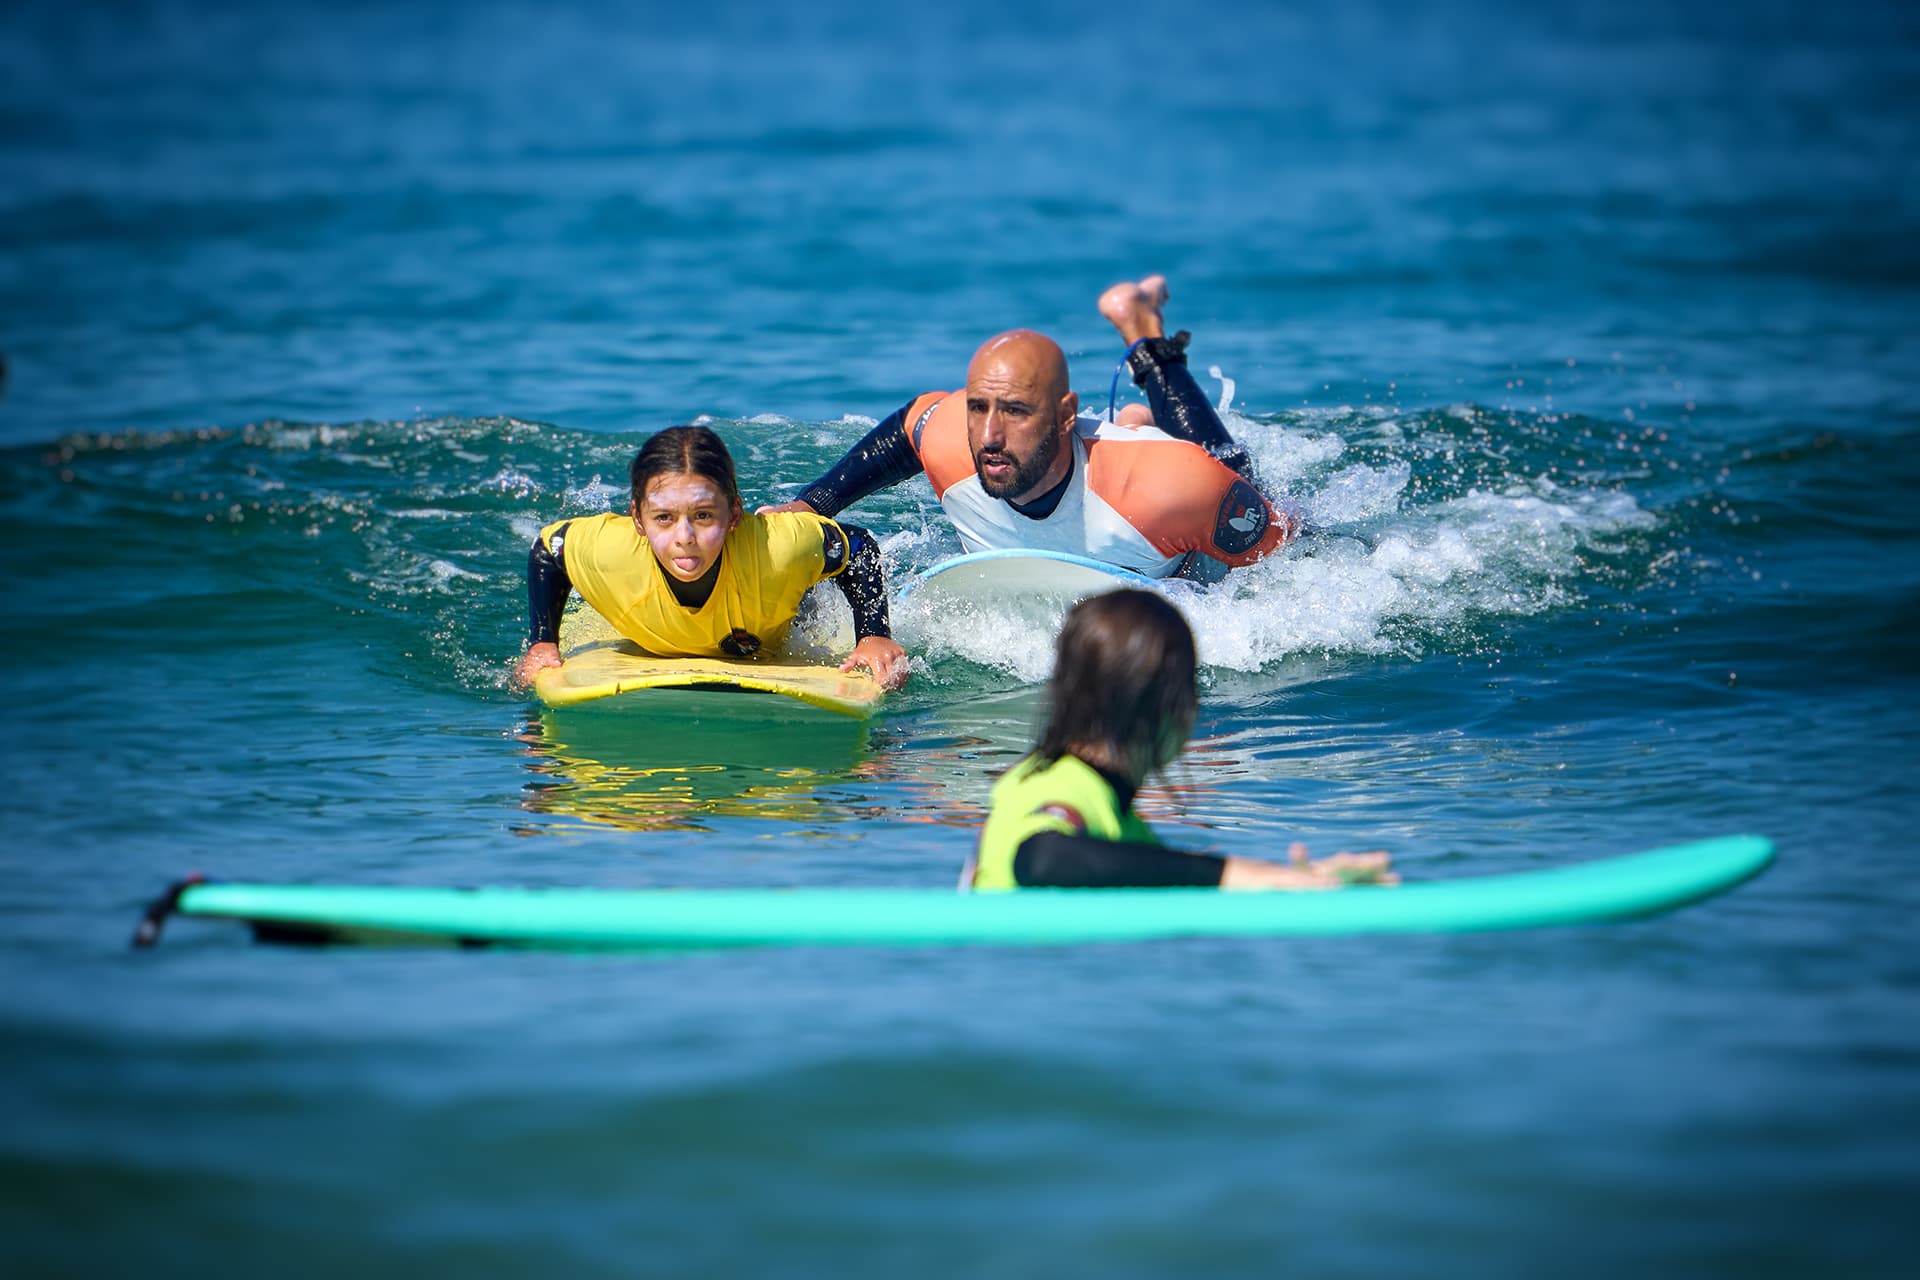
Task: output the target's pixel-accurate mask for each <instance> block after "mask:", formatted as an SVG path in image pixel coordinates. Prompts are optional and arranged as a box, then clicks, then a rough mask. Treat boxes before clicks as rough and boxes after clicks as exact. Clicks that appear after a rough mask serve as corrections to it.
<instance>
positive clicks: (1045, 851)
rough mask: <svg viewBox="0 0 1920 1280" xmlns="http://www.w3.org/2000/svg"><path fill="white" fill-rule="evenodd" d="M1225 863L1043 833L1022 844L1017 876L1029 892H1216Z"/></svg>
mask: <svg viewBox="0 0 1920 1280" xmlns="http://www.w3.org/2000/svg"><path fill="white" fill-rule="evenodd" d="M1226 869H1227V863H1226V859H1224V858H1216V857H1214V856H1213V855H1212V854H1206V853H1182V852H1181V851H1180V850H1178V849H1169V848H1167V847H1165V846H1164V845H1157V844H1133V843H1128V842H1126V841H1118V840H1100V839H1096V838H1095V837H1093V836H1079V835H1067V834H1066V833H1064V832H1060V831H1041V832H1039V833H1037V834H1035V835H1031V836H1028V837H1027V838H1026V839H1025V840H1023V841H1021V842H1020V847H1019V848H1018V849H1016V850H1015V851H1014V855H1013V878H1014V881H1015V883H1017V884H1019V885H1020V886H1021V887H1022V888H1026V889H1043V888H1044V889H1174V888H1217V887H1219V884H1220V877H1221V875H1223V874H1224V873H1225V871H1226Z"/></svg>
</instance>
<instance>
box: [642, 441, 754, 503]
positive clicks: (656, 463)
mask: <svg viewBox="0 0 1920 1280" xmlns="http://www.w3.org/2000/svg"><path fill="white" fill-rule="evenodd" d="M682 473H687V474H691V475H696V476H699V477H701V478H702V479H705V480H711V481H713V483H714V484H715V485H717V486H719V489H720V492H721V493H723V494H725V495H726V499H727V501H728V502H729V503H730V504H732V505H733V506H735V507H738V506H739V505H740V485H739V482H738V481H736V480H735V479H734V475H733V455H732V454H730V453H728V452H727V446H726V444H725V443H724V442H723V441H722V440H721V439H720V437H719V436H717V435H715V434H714V433H713V432H711V431H709V430H708V429H707V428H705V427H668V428H667V429H666V430H665V431H660V432H656V433H655V434H654V435H653V436H652V438H650V439H649V440H648V441H647V442H646V443H645V444H643V445H641V446H640V452H639V453H638V454H636V455H635V456H634V459H633V466H631V467H629V468H628V469H627V479H628V480H629V482H630V483H631V484H632V485H633V505H634V507H635V509H636V510H637V509H638V508H639V507H640V506H641V505H642V504H644V503H645V502H646V500H647V486H648V485H649V484H651V483H652V482H653V479H654V477H655V476H669V475H679V474H682Z"/></svg>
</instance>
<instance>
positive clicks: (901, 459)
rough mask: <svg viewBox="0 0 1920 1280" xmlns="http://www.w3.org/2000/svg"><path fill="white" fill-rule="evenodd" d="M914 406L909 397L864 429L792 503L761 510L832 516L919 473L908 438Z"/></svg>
mask: <svg viewBox="0 0 1920 1280" xmlns="http://www.w3.org/2000/svg"><path fill="white" fill-rule="evenodd" d="M918 398H919V397H915V400H917V399H918ZM913 405H914V400H909V401H907V403H905V404H903V405H901V406H900V407H899V408H898V409H896V410H895V411H894V412H892V413H890V414H888V415H887V417H886V420H885V421H883V422H882V423H881V424H880V425H879V426H877V427H875V428H874V429H873V430H871V431H869V432H867V434H866V435H865V436H864V437H862V439H861V440H860V443H858V444H856V445H854V446H853V448H851V449H849V450H847V454H846V456H845V457H843V458H841V459H840V461H838V462H836V463H834V464H833V466H832V467H831V468H830V469H828V471H827V473H826V474H825V475H823V476H821V477H820V478H819V479H818V480H815V481H814V482H813V483H812V484H810V485H808V486H807V487H806V488H805V489H803V490H802V491H801V493H800V496H799V497H798V498H797V499H795V500H794V502H792V503H782V504H781V505H780V506H778V507H771V508H769V507H762V508H761V511H762V512H765V511H769V510H777V511H798V510H807V511H813V512H817V513H818V514H820V515H823V516H835V515H838V514H840V512H842V511H844V510H846V509H847V508H848V507H850V506H852V505H853V504H854V503H856V502H858V501H860V499H862V498H864V497H867V496H868V495H869V494H874V493H878V492H879V491H880V490H882V489H886V488H890V487H892V486H893V485H896V484H899V483H900V482H901V481H902V480H911V479H913V477H915V476H917V475H919V474H920V455H919V454H917V453H915V452H914V451H913V443H912V441H910V440H908V439H907V411H908V410H909V409H911V408H912V407H913ZM795 503H804V504H805V506H804V507H800V506H796V505H795Z"/></svg>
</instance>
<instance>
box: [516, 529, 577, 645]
mask: <svg viewBox="0 0 1920 1280" xmlns="http://www.w3.org/2000/svg"><path fill="white" fill-rule="evenodd" d="M567 528H568V526H566V525H561V526H560V528H559V529H558V530H556V531H555V533H554V535H553V550H552V551H549V550H547V544H546V543H545V542H544V541H542V540H541V539H540V538H538V537H536V538H535V539H534V540H533V550H531V551H529V552H528V553H527V618H528V620H529V626H528V631H527V636H528V639H527V643H528V644H530V645H534V644H559V643H560V614H561V611H562V610H564V609H565V608H566V607H567V594H568V593H569V592H571V591H572V590H573V582H572V580H571V579H569V578H568V577H567V566H566V561H565V559H564V558H563V557H564V556H565V555H566V551H565V545H564V544H565V542H566V537H567Z"/></svg>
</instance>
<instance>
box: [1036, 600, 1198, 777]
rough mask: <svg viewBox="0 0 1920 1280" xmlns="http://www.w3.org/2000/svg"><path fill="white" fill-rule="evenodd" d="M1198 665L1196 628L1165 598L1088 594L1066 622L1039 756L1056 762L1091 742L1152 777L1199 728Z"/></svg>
mask: <svg viewBox="0 0 1920 1280" xmlns="http://www.w3.org/2000/svg"><path fill="white" fill-rule="evenodd" d="M1197 665H1198V663H1197V661H1196V658H1195V655H1194V645H1193V631H1192V630H1191V629H1190V628H1189V627H1188V626H1187V620H1186V619H1185V618H1183V617H1181V616H1180V611H1179V610H1178V609H1175V608H1174V607H1173V606H1172V605H1171V604H1169V603H1168V602H1167V600H1166V599H1165V597H1163V596H1159V595H1156V594H1155V593H1153V592H1151V591H1133V590H1127V591H1112V592H1108V593H1107V594H1105V595H1098V596H1093V597H1090V598H1088V599H1086V600H1082V601H1081V602H1080V603H1079V604H1077V605H1075V606H1074V607H1073V608H1072V609H1071V610H1070V611H1069V612H1068V613H1067V618H1066V621H1065V622H1064V623H1062V624H1061V626H1060V639H1059V644H1058V647H1057V650H1056V652H1055V655H1054V664H1053V679H1052V680H1051V681H1049V682H1048V685H1047V725H1046V728H1045V730H1043V731H1042V733H1041V735H1040V745H1039V747H1038V748H1037V749H1036V754H1038V755H1039V757H1040V758H1041V760H1042V761H1044V762H1049V763H1050V762H1052V761H1054V760H1058V759H1059V758H1060V757H1061V756H1063V755H1071V754H1076V752H1075V748H1091V749H1093V750H1095V751H1096V752H1098V753H1100V754H1102V755H1105V756H1108V757H1109V758H1111V759H1113V760H1114V761H1115V762H1116V763H1119V762H1124V763H1125V764H1126V765H1127V766H1128V767H1129V768H1130V769H1131V770H1132V771H1134V772H1136V773H1137V774H1138V775H1139V776H1140V777H1145V776H1146V775H1147V774H1149V773H1151V772H1152V771H1153V770H1155V769H1157V768H1159V767H1160V766H1161V765H1164V764H1166V763H1167V762H1169V761H1170V760H1172V759H1173V758H1174V756H1176V755H1178V754H1179V753H1180V748H1181V746H1182V745H1183V744H1184V743H1185V742H1186V739H1187V734H1189V733H1190V732H1192V730H1193V721H1194V717H1195V716H1196V715H1197V714H1198V712H1199V707H1200V691H1199V686H1198V684H1197V675H1196V668H1197Z"/></svg>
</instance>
